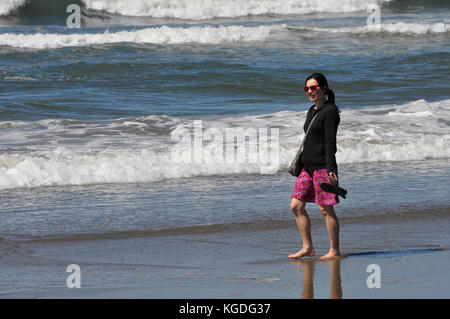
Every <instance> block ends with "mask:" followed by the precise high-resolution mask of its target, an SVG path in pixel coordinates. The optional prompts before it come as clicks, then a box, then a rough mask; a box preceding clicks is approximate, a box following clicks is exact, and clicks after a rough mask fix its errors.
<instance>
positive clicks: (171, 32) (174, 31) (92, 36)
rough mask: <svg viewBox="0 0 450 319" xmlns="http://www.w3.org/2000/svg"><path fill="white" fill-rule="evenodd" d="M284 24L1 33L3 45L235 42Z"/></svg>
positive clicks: (45, 46)
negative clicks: (98, 31) (62, 32)
mask: <svg viewBox="0 0 450 319" xmlns="http://www.w3.org/2000/svg"><path fill="white" fill-rule="evenodd" d="M285 28H286V25H285V24H282V25H269V26H266V25H262V26H257V27H245V26H218V27H213V26H195V27H187V28H184V27H168V26H161V27H154V28H145V29H141V30H136V31H117V32H109V31H105V32H103V33H82V34H81V33H76V34H57V33H35V34H15V33H3V34H0V46H10V47H14V48H30V49H51V48H62V47H73V46H91V45H101V44H112V43H121V42H127V43H130V42H131V43H153V44H181V43H200V44H220V43H232V42H251V41H262V40H265V39H267V38H268V37H270V36H271V35H272V33H274V32H277V31H280V30H284V29H285Z"/></svg>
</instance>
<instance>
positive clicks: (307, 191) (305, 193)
mask: <svg viewBox="0 0 450 319" xmlns="http://www.w3.org/2000/svg"><path fill="white" fill-rule="evenodd" d="M303 89H304V91H305V93H306V94H307V95H308V97H309V99H310V101H311V102H314V105H313V106H311V108H310V109H309V111H308V113H307V115H306V121H305V124H304V126H303V129H304V131H305V132H306V130H307V128H308V126H309V124H310V123H311V120H312V118H313V117H314V116H315V115H316V114H317V117H316V119H315V120H314V122H313V124H312V125H311V128H310V131H309V133H308V136H307V138H306V140H305V142H304V145H303V163H304V167H303V169H302V171H301V173H300V175H299V176H298V178H297V181H296V182H295V187H294V190H293V192H292V196H291V198H292V200H291V206H290V208H291V210H292V212H293V213H294V215H295V221H296V223H297V226H298V229H299V231H300V234H301V237H302V241H303V246H302V249H300V250H299V251H298V252H297V253H295V254H291V255H289V258H299V257H303V256H314V255H315V251H314V247H313V243H312V239H311V222H310V220H309V216H308V213H307V212H306V209H305V206H306V203H307V202H315V203H316V204H318V205H319V210H320V212H321V213H322V214H323V216H324V217H325V222H326V225H327V230H328V234H329V237H330V250H329V251H328V253H327V254H325V255H324V256H322V257H321V259H329V258H333V257H337V256H340V251H339V221H338V218H337V216H336V213H335V211H334V207H333V205H336V204H337V203H339V198H338V196H337V195H335V194H332V193H328V192H325V191H323V190H322V189H321V188H320V184H321V183H330V177H331V178H333V179H334V180H335V181H336V182H337V181H338V176H337V175H338V171H337V163H336V157H335V154H336V133H337V129H338V125H339V122H340V117H339V110H338V108H337V107H336V105H335V104H334V103H335V101H334V93H333V91H332V90H331V89H330V88H329V87H328V82H327V79H326V77H325V76H324V75H323V74H321V73H314V74H311V75H310V76H309V77H308V78H307V79H306V81H305V86H304V88H303Z"/></svg>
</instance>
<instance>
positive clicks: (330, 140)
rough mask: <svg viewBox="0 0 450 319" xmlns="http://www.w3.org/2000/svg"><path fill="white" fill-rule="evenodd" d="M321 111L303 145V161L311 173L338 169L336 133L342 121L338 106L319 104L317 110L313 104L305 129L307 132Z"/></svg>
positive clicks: (326, 103) (307, 116)
mask: <svg viewBox="0 0 450 319" xmlns="http://www.w3.org/2000/svg"><path fill="white" fill-rule="evenodd" d="M319 111H320V113H319V114H318V115H317V118H316V119H315V120H314V122H313V123H312V126H311V129H310V131H309V133H308V136H307V137H306V140H305V143H304V145H303V163H304V167H305V169H306V170H307V171H308V172H309V173H310V172H312V171H315V170H318V169H323V168H326V169H327V171H328V172H334V171H336V170H337V163H336V156H335V154H336V151H337V148H336V134H337V129H338V125H339V122H340V121H341V119H340V116H339V110H338V108H337V107H336V106H335V105H334V104H332V103H328V102H325V103H324V104H322V105H321V106H319V108H318V109H317V110H316V109H314V105H313V106H311V108H310V109H309V111H308V113H307V115H306V121H305V124H304V125H303V130H304V131H305V133H306V130H307V129H308V126H309V124H310V123H311V120H312V118H313V117H314V115H316V113H318V112H319Z"/></svg>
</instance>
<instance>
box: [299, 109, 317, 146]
mask: <svg viewBox="0 0 450 319" xmlns="http://www.w3.org/2000/svg"><path fill="white" fill-rule="evenodd" d="M319 112H320V110H319V111H317V113H316V115H314V117H313V118H312V120H311V123H309V125H308V128H307V129H306V133H305V136H303V140H302V143H301V144H300V148H299V151H303V144H305V140H306V137H307V136H308V133H309V129H310V128H311V125H312V124H313V122H314V120H315V119H316V117H317V114H319Z"/></svg>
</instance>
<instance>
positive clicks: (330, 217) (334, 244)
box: [319, 205, 341, 259]
mask: <svg viewBox="0 0 450 319" xmlns="http://www.w3.org/2000/svg"><path fill="white" fill-rule="evenodd" d="M319 210H320V212H321V213H322V215H323V216H324V217H325V222H326V224H327V230H328V235H329V236H330V250H329V251H328V253H327V254H325V255H323V256H322V257H320V259H329V258H333V257H337V256H340V255H341V252H340V250H339V220H338V218H337V216H336V213H335V211H334V207H333V205H330V206H325V205H319Z"/></svg>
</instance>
